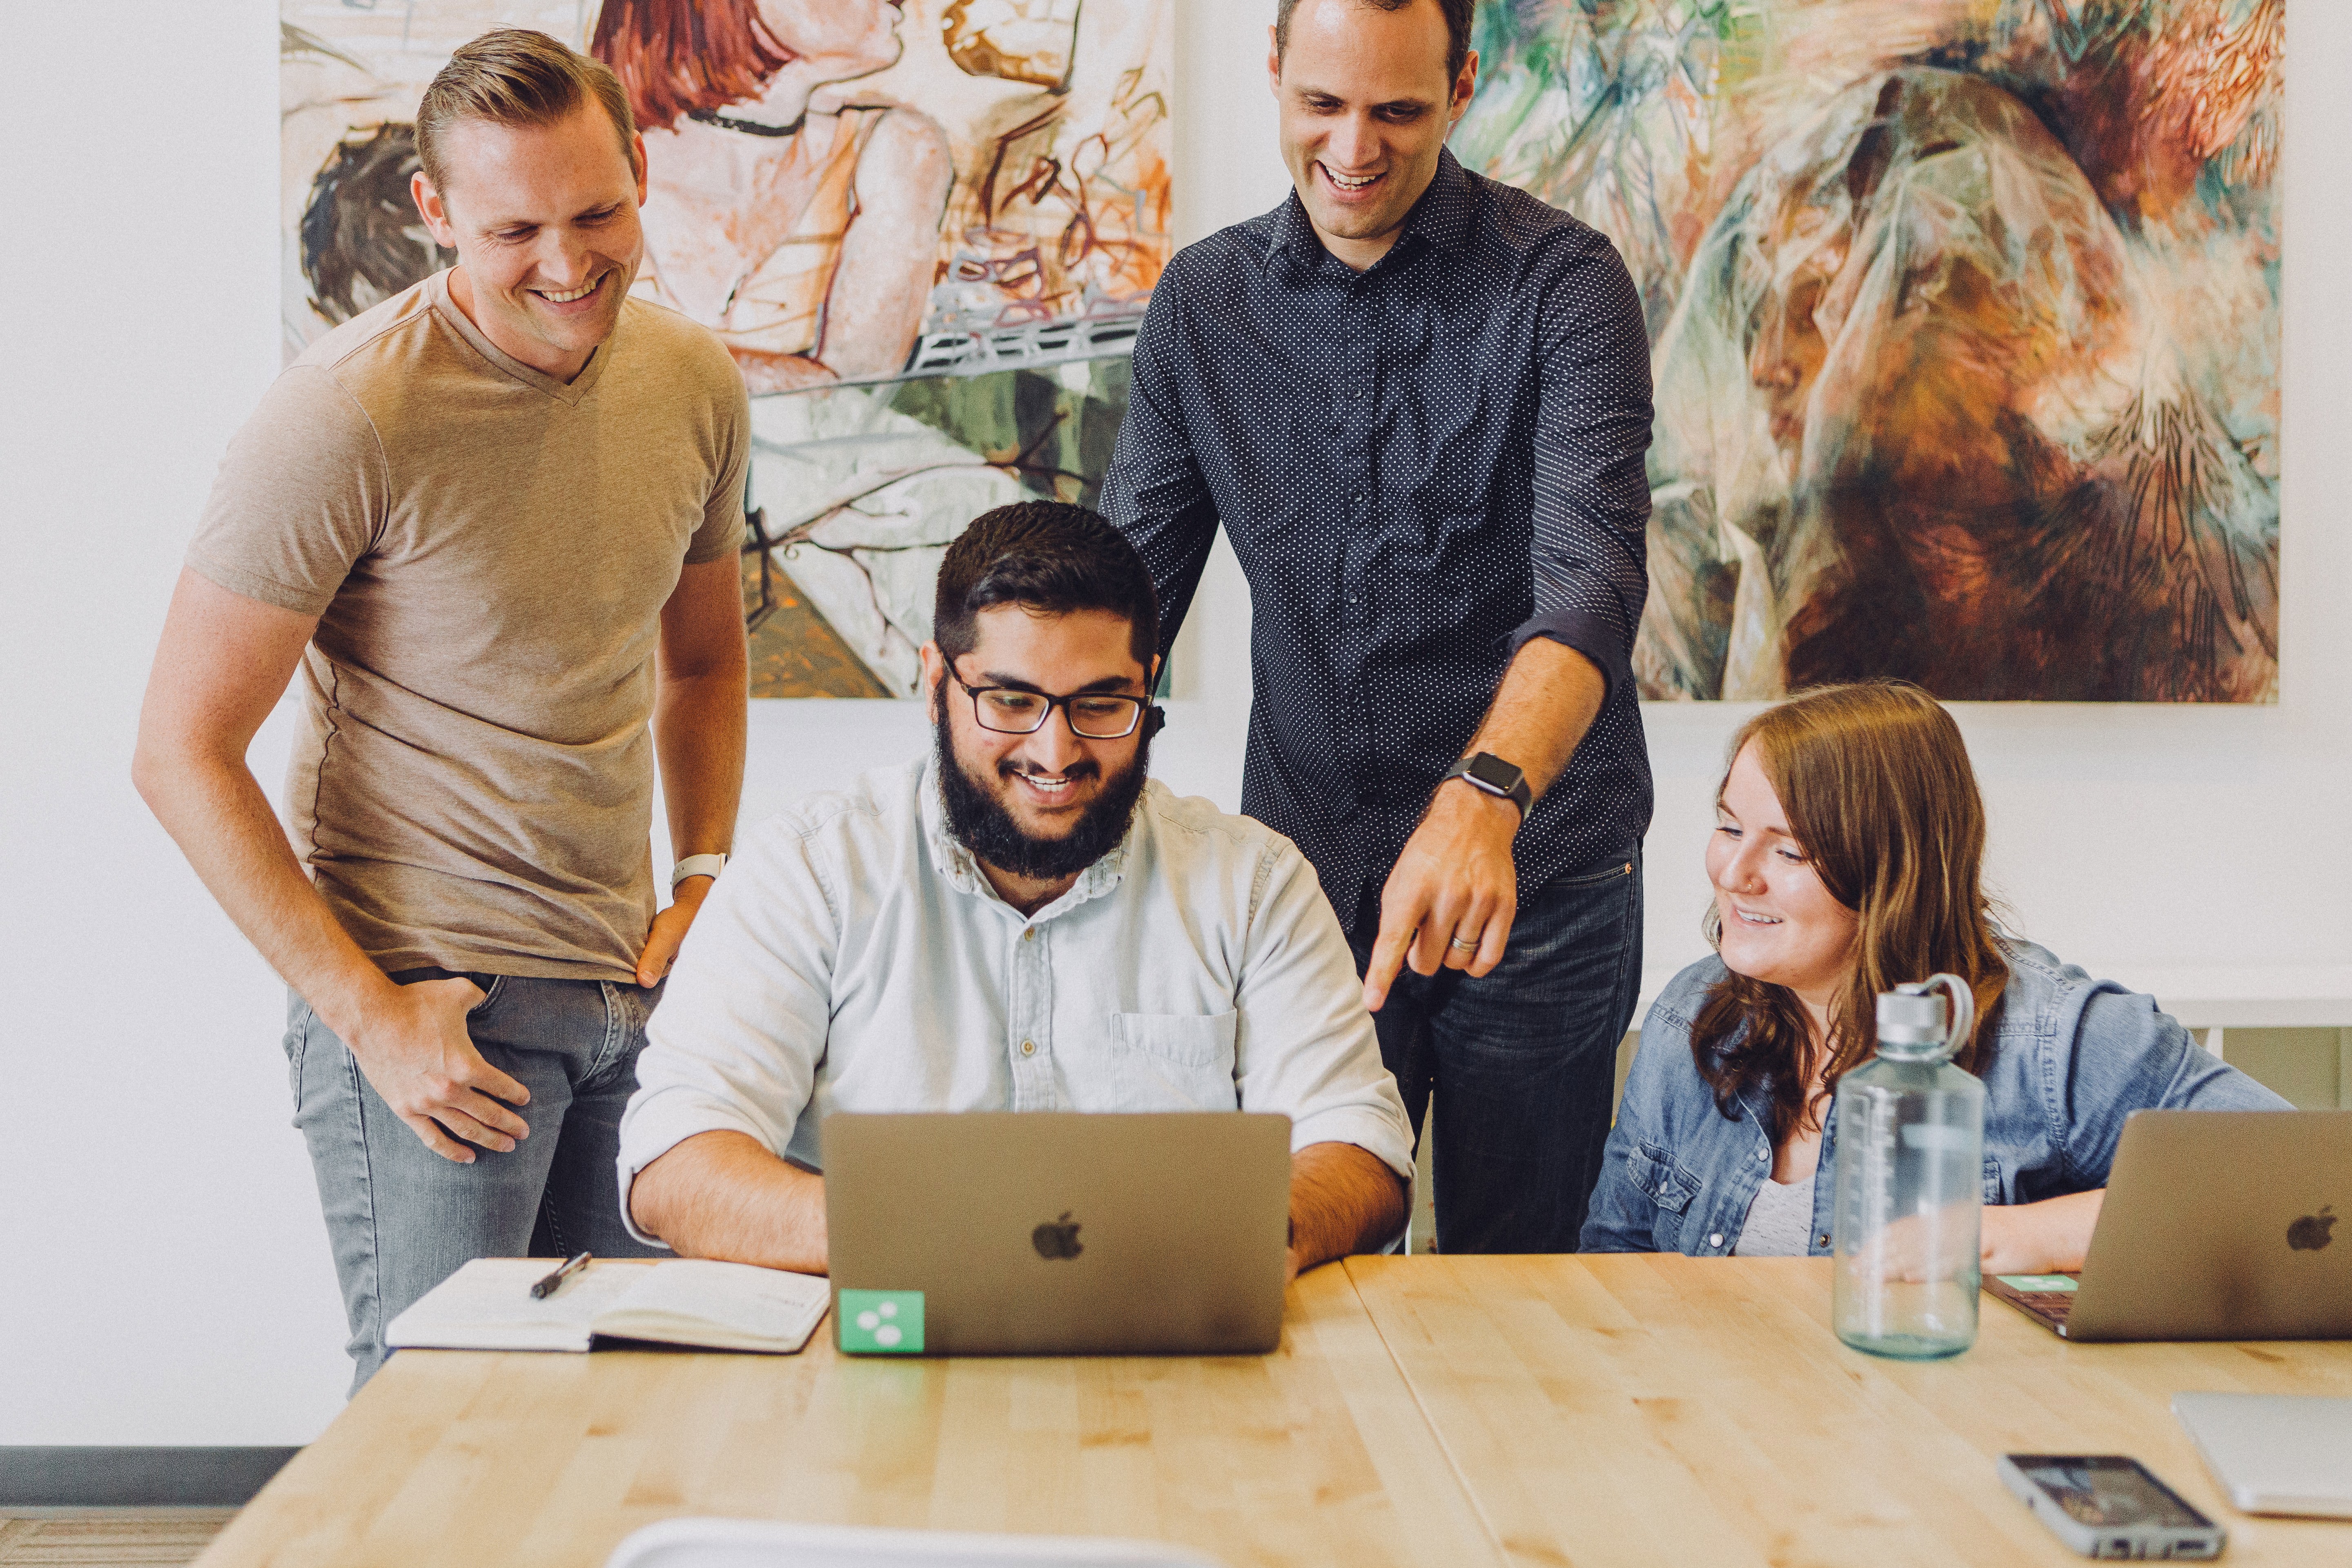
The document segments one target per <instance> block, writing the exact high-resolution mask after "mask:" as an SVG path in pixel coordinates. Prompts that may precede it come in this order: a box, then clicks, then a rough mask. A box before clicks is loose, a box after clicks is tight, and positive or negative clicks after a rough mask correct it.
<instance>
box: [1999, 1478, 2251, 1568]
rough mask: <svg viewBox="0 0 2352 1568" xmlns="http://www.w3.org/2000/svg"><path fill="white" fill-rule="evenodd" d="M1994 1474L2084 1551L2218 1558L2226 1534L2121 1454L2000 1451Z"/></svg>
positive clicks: (2098, 1554)
mask: <svg viewBox="0 0 2352 1568" xmlns="http://www.w3.org/2000/svg"><path fill="white" fill-rule="evenodd" d="M2000 1479H2001V1481H2002V1482H2003V1484H2005V1485H2006V1486H2007V1487H2008V1488H2009V1489H2010V1490H2011V1491H2013V1492H2015V1493H2016V1494H2017V1495H2018V1498H2019V1500H2021V1501H2022V1502H2023V1503H2024V1504H2025V1506H2026V1507H2028V1508H2030V1509H2032V1510H2033V1512H2034V1516H2035V1517H2036V1518H2038V1519H2039V1520H2041V1521H2042V1523H2044V1524H2046V1525H2048V1526H2049V1527H2050V1531H2051V1533H2052V1534H2053V1535H2055V1536H2056V1537H2057V1538H2058V1539H2059V1540H2061V1541H2063V1542H2065V1543H2066V1544H2067V1545H2069V1546H2071V1547H2073V1548H2074V1550H2075V1551H2077V1552H2081V1553H2082V1554H2083V1555H2084V1556H2085V1557H2219V1556H2220V1555H2221V1548H2222V1546H2223V1545H2224V1544H2225V1543H2226V1542H2228V1541H2229V1539H2230V1537H2229V1532H2228V1531H2225V1530H2223V1529H2222V1528H2221V1526H2220V1525H2218V1524H2216V1523H2214V1522H2213V1521H2211V1520H2210V1519H2207V1518H2206V1517H2205V1516H2204V1515H2203V1514H2201V1513H2199V1512H2198V1511H2197V1510H2195V1509H2193V1508H2191V1507H2189V1504H2188V1503H2187V1501H2185V1500H2183V1499H2182V1498H2181V1496H2180V1494H2179V1492H2176V1491H2174V1490H2173V1489H2171V1488H2170V1487H2168V1486H2166V1485H2165V1484H2164V1483H2163V1482H2162V1481H2159V1480H2158V1479H2156V1477H2155V1476H2153V1475H2151V1474H2149V1473H2148V1469H2147V1466H2145V1465H2143V1464H2141V1463H2140V1462H2139V1461H2138V1460H2137V1459H2133V1458H2126V1457H2125V1456H2124V1455H2121V1454H2004V1455H2002V1456H2001V1459H2000Z"/></svg>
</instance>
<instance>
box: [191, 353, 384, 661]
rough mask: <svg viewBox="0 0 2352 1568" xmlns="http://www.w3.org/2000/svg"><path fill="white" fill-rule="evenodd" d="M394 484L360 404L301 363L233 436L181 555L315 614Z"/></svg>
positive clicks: (268, 599)
mask: <svg viewBox="0 0 2352 1568" xmlns="http://www.w3.org/2000/svg"><path fill="white" fill-rule="evenodd" d="M391 489H392V487H391V479H390V472H389V468H388V466H387V464H386V462H385V458H384V455H383V443H382V442H380V441H379V440H377V438H376V431H375V425H374V423H373V421H372V420H370V419H369V418H368V416H367V413H366V411H365V410H364V409H362V407H361V406H360V405H359V404H358V402H357V401H356V400H355V399H353V398H352V395H351V394H350V393H349V392H347V391H345V390H344V388H343V386H342V384H341V383H340V382H338V381H337V380H336V379H335V377H334V375H333V374H332V373H331V372H329V371H327V370H324V369H321V368H320V367H319V366H316V365H296V366H294V367H292V368H291V369H289V370H288V371H287V372H286V373H285V374H282V375H280V376H279V377H278V380H277V381H276V382H275V383H273V384H271V386H270V388H269V390H268V392H267V393H265V394H264V395H262V399H261V404H260V406H259V407H257V408H256V409H255V410H254V411H253V416H252V417H251V418H250V419H247V421H246V422H245V427H244V428H243V429H242V430H239V431H238V432H237V433H236V438H235V439H233V440H232V441H230V442H229V447H228V456H227V457H226V458H223V459H222V461H221V467H220V473H219V475H218V477H217V478H215V479H214V481H213V491H212V496H211V498H210V499H209V500H206V501H205V510H204V516H203V519H202V521H199V522H198V523H197V525H196V536H195V539H194V542H191V543H190V544H189V546H188V555H187V563H188V565H189V567H190V568H191V569H192V570H194V572H195V573H196V574H198V575H199V576H202V577H204V578H205V579H207V580H209V581H211V582H213V583H215V584H218V585H219V586H221V587H224V588H226V589H227V590H228V591H229V592H230V593H232V594H241V595H244V596H245V597H247V598H248V599H258V600H260V601H261V602H262V603H263V604H266V605H277V606H278V608H280V609H285V610H293V611H296V612H297V613H299V614H301V615H306V616H315V615H319V614H320V613H321V612H323V611H324V610H325V609H326V607H327V605H328V604H329V603H330V602H331V601H332V600H333V598H334V596H335V591H336V590H337V589H338V588H341V586H342V584H343V579H344V578H346V577H348V576H349V575H350V574H351V571H352V565H353V564H354V563H357V562H358V561H359V559H360V558H361V557H362V556H363V555H365V554H366V553H367V552H368V550H369V548H370V547H371V546H372V545H373V543H374V542H375V541H376V539H377V537H378V535H379V533H380V531H382V528H383V521H384V517H385V514H386V510H387V509H388V506H389V497H390V495H391Z"/></svg>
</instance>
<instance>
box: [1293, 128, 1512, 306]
mask: <svg viewBox="0 0 2352 1568" xmlns="http://www.w3.org/2000/svg"><path fill="white" fill-rule="evenodd" d="M1470 207H1471V203H1470V176H1469V175H1468V174H1466V173H1465V171H1464V170H1463V167H1462V164H1461V163H1460V162H1459V161H1458V160H1457V159H1455V157H1454V152H1453V149H1451V148H1448V147H1441V148H1439V149H1438V151H1437V173H1436V174H1433V175H1432V176H1430V181H1429V188H1428V189H1427V190H1425V191H1423V192H1422V193H1421V197H1420V199H1419V200H1417V201H1415V202H1414V203H1413V204H1412V211H1410V212H1408V213H1407V214H1405V219H1404V230H1403V232H1402V234H1400V235H1398V236H1397V242H1396V245H1395V246H1394V247H1392V248H1391V250H1390V251H1389V253H1388V255H1386V256H1383V257H1381V258H1380V260H1379V261H1377V262H1375V263H1374V264H1373V265H1372V267H1371V268H1369V269H1368V270H1369V271H1373V272H1377V271H1380V270H1382V269H1383V268H1388V267H1390V266H1391V264H1392V263H1396V262H1402V261H1405V260H1410V259H1411V258H1412V256H1413V255H1414V254H1415V253H1417V252H1418V251H1420V250H1421V249H1422V248H1423V247H1424V246H1429V247H1435V248H1436V249H1437V250H1439V251H1441V252H1443V253H1444V254H1446V255H1448V256H1453V255H1458V254H1460V253H1461V252H1462V251H1463V250H1464V249H1465V248H1466V247H1468V245H1469V243H1470ZM1273 216H1274V243H1273V246H1272V247H1271V248H1272V249H1273V250H1274V251H1275V252H1276V253H1279V254H1282V255H1284V256H1286V258H1288V260H1289V263H1290V270H1291V274H1292V276H1294V277H1298V278H1304V277H1307V276H1308V275H1310V274H1311V273H1313V272H1314V271H1315V269H1316V268H1319V267H1321V266H1322V265H1323V263H1324V260H1325V259H1326V258H1329V259H1330V260H1331V261H1332V262H1333V264H1334V265H1339V266H1344V265H1345V263H1343V262H1340V261H1339V258H1336V257H1332V256H1331V254H1330V252H1329V251H1328V250H1326V249H1324V248H1323V241H1322V239H1321V238H1320V237H1318V235H1317V234H1316V232H1315V225H1314V223H1313V222H1312V221H1311V220H1310V219H1309V218H1308V217H1307V204H1306V203H1304V202H1302V201H1300V200H1299V199H1298V192H1297V189H1296V188H1294V189H1293V190H1292V191H1291V193H1290V195H1289V198H1288V199H1287V200H1286V201H1285V202H1284V203H1283V204H1282V205H1281V206H1279V207H1277V208H1276V209H1275V212H1274V215H1273Z"/></svg>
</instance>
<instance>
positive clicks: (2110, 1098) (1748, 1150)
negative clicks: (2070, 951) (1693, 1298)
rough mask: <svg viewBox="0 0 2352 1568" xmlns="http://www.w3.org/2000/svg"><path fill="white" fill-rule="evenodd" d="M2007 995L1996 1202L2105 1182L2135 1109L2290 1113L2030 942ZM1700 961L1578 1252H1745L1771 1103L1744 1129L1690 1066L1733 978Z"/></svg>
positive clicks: (2144, 1005)
mask: <svg viewBox="0 0 2352 1568" xmlns="http://www.w3.org/2000/svg"><path fill="white" fill-rule="evenodd" d="M2001 952H2002V953H2003V955H2004V956H2006V957H2007V958H2008V960H2009V984H2008V985H2007V987H2005V988H2004V989H2003V990H2002V992H2001V1010H2000V1022H1999V1024H1998V1026H1997V1032H1996V1033H1995V1035H1994V1037H1993V1049H1992V1059H1991V1060H1990V1061H1989V1062H1983V1063H1980V1064H1979V1073H1978V1076H1979V1078H1981V1079H1983V1080H1984V1086H1985V1127H1984V1201H1985V1202H1986V1203H1988V1204H2030V1203H2038V1202H2040V1201H2041V1200H2042V1199H2043V1198H2054V1197H2061V1196H2063V1195H2064V1194H2068V1193H2082V1192H2089V1191H2092V1190H2094V1189H2095V1188H2098V1187H2104V1186H2105V1185H2106V1184H2107V1167H2108V1166H2110V1165H2111V1164H2113V1163H2115V1157H2116V1142H2118V1141H2119V1140H2120V1139H2121V1138H2122V1137H2123V1131H2124V1119H2125V1118H2126V1117H2128V1116H2129V1115H2130V1114H2131V1113H2132V1112H2133V1111H2135V1110H2158V1109H2161V1110H2289V1109H2292V1108H2291V1107H2289V1106H2288V1104H2287V1102H2286V1101H2285V1100H2282V1099H2280V1098H2279V1097H2278V1096H2277V1095H2275V1094H2273V1093H2272V1092H2271V1091H2270V1090H2269V1089H2264V1088H2263V1086H2262V1085H2261V1084H2259V1083H2256V1082H2255V1081H2254V1080H2253V1079H2251V1078H2248V1077H2247V1076H2246V1075H2245V1074H2244V1073H2242V1072H2240V1071H2239V1070H2238V1069H2237V1068H2233V1067H2230V1066H2228V1065H2227V1064H2225V1063H2223V1062H2222V1061H2221V1060H2220V1059H2219V1058H2215V1057H2212V1056H2210V1055H2208V1054H2207V1053H2206V1052H2204V1051H2202V1050H2200V1049H2199V1048H2198V1045H2197V1042H2196V1041H2195V1040H2194V1039H2193V1038H2191V1037H2190V1036H2189V1031H2188V1030H2187V1029H2184V1028H2182V1027H2181V1026H2180V1024H2179V1021H2178V1020H2176V1019H2174V1018H2173V1017H2172V1016H2171V1015H2169V1014H2168V1013H2166V1012H2164V1011H2163V1010H2161V1009H2160V1008H2158V1006H2157V1005H2156V1000H2155V998H2153V997H2150V996H2144V995H2140V994H2137V993H2135V992H2130V991H2126V990H2125V989H2124V988H2123V987H2122V986H2120V985H2117V984H2115V983H2114V982H2112V981H2105V980H2093V979H2092V978H2091V977H2090V976H2089V975H2088V974H2085V973H2084V972H2083V971H2081V970H2080V969H2077V968H2075V967H2074V965H2073V964H2071V963H2060V962H2059V961H2058V960H2057V959H2056V958H2054V957H2053V956H2052V955H2051V954H2050V953H2049V952H2047V951H2045V950H2044V949H2042V948H2039V947H2036V946H2035V945H2034V944H2033V943H2032V942H2019V941H2016V940H2014V939H2009V940H2004V941H2003V942H2002V943H2001ZM1725 973H1726V972H1725V970H1724V967H1723V961H1722V960H1721V959H1719V958H1707V959H1702V960H1701V961H1700V962H1698V963H1694V964H1692V965H1691V966H1690V967H1689V968H1688V969H1685V970H1684V971H1683V972H1682V973H1680V974H1677V975H1675V977H1674V979H1673V980H1672V981H1670V982H1668V983H1667V985H1666V988H1665V990H1664V991H1663V992H1661V993H1660V994H1659V995H1658V999H1657V1001H1656V1002H1655V1003H1654V1005H1652V1006H1651V1008H1650V1014H1649V1016H1648V1017H1647V1018H1646V1019H1644V1020H1643V1024H1642V1046H1641V1049H1640V1051H1639V1052H1638V1053H1636V1055H1635V1056H1634V1058H1633V1071H1632V1072H1631V1073H1629V1074H1628V1075H1627V1076H1626V1079H1625V1093H1624V1097H1623V1099H1622V1100H1621V1101H1620V1103H1619V1105H1618V1108H1617V1125H1616V1126H1615V1128H1614V1129H1612V1131H1611V1132H1610V1134H1609V1145H1608V1149H1607V1151H1606V1152H1604V1153H1603V1154H1602V1156H1601V1185H1600V1186H1599V1188H1598V1189H1596V1190H1595V1191H1594V1193H1593V1194H1592V1206H1591V1213H1590V1215H1589V1216H1588V1217H1587V1218H1586V1220H1585V1222H1584V1233H1583V1236H1582V1237H1580V1242H1579V1245H1580V1247H1581V1249H1582V1250H1584V1251H1586V1252H1682V1253H1687V1254H1689V1255H1690V1256H1692V1257H1694V1258H1722V1257H1726V1256H1728V1255H1729V1253H1730V1252H1731V1249H1732V1248H1733V1247H1737V1246H1738V1245H1739V1232H1740V1228H1741V1227H1742V1226H1745V1225H1746V1224H1747V1222H1748V1209H1749V1207H1750V1206H1751V1205H1753V1204H1754V1203H1755V1201H1756V1193H1757V1189H1758V1188H1759V1187H1760V1186H1761V1185H1762V1184H1763V1183H1764V1181H1765V1179H1766V1178H1767V1177H1768V1176H1769V1175H1770V1174H1771V1173H1772V1138H1771V1132H1770V1131H1769V1129H1770V1123H1769V1121H1767V1120H1765V1118H1764V1117H1763V1116H1762V1115H1760V1114H1759V1110H1762V1109H1764V1105H1763V1101H1762V1100H1760V1099H1759V1097H1756V1096H1753V1095H1748V1096H1742V1097H1741V1098H1740V1100H1739V1101H1738V1110H1739V1116H1738V1120H1737V1121H1734V1120H1732V1119H1731V1118H1729V1117H1727V1116H1725V1115H1724V1114H1723V1113H1722V1112H1721V1111H1720V1110H1717V1108H1716V1103H1715V1091H1714V1090H1713V1089H1709V1088H1708V1087H1707V1084H1706V1079H1702V1078H1701V1077H1699V1074H1698V1066H1697V1064H1696V1061H1694V1060H1693V1058H1692V1057H1691V1043H1690V1034H1691V1020H1692V1019H1694V1018H1696V1016H1698V1010H1699V1008H1700V1007H1701V1006H1702V1005H1704V1004H1705V1003H1706V995H1707V993H1708V992H1709V991H1710V990H1711V989H1713V988H1714V986H1715V985H1716V984H1717V983H1719V982H1720V981H1721V980H1722V979H1723V977H1724V974H1725ZM1836 1190H1837V1117H1836V1114H1835V1110H1834V1108H1832V1111H1831V1113H1830V1115H1829V1118H1828V1123H1827V1125H1826V1126H1825V1127H1824V1128H1823V1130H1822V1152H1821V1163H1820V1165H1819V1167H1818V1175H1817V1179H1816V1180H1815V1181H1814V1183H1813V1221H1812V1229H1811V1234H1810V1235H1809V1236H1808V1237H1806V1241H1807V1244H1808V1245H1807V1247H1806V1250H1807V1251H1808V1252H1811V1253H1812V1254H1814V1255H1815V1256H1819V1255H1820V1254H1822V1253H1825V1252H1827V1251H1829V1250H1830V1216H1831V1214H1832V1209H1833V1207H1834V1205H1835V1198H1836Z"/></svg>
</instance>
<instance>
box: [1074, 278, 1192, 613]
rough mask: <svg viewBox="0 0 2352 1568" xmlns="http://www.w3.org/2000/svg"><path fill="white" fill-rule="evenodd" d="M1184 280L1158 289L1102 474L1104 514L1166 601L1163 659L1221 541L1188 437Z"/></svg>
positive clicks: (1138, 341) (1163, 605) (1137, 346)
mask: <svg viewBox="0 0 2352 1568" xmlns="http://www.w3.org/2000/svg"><path fill="white" fill-rule="evenodd" d="M1177 283H1178V279H1168V280H1166V281H1165V282H1164V283H1163V286H1162V287H1160V289H1156V290H1155V291H1154V292H1153V294H1152V297H1151V304H1150V307H1149V308H1148V309H1147V310H1145V312H1144V318H1143V327H1142V330H1141V331H1139V332H1138V334H1137V336H1136V341H1135V357H1134V368H1133V373H1132V379H1131V381H1130V382H1129V387H1128V395H1127V416H1126V417H1125V418H1124V419H1123V420H1122V421H1121V422H1120V424H1119V427H1118V444H1117V446H1116V447H1113V448H1112V451H1111V458H1110V468H1109V470H1108V472H1107V473H1105V474H1104V476H1103V488H1102V513H1103V516H1104V517H1106V518H1107V519H1108V520H1109V521H1110V522H1111V523H1112V525H1113V526H1115V527H1116V528H1118V531H1120V532H1121V533H1123V534H1125V535H1127V539H1128V542H1129V543H1130V544H1132V545H1134V546H1135V551H1136V553H1137V554H1139V555H1140V556H1142V557H1143V563H1144V565H1145V566H1146V567H1148V568H1149V569H1150V573H1151V586H1152V591H1153V592H1154V593H1155V594H1156V595H1158V596H1159V601H1160V656H1161V657H1162V658H1165V657H1166V656H1167V653H1168V650H1169V649H1170V648H1171V647H1175V646H1176V633H1177V631H1178V630H1179V629H1180V628H1181V626H1183V624H1184V616H1185V615H1186V613H1187V612H1189V611H1190V610H1191V609H1192V595H1194V594H1195V593H1197V592H1198V591H1199V589H1200V586H1201V572H1202V568H1203V567H1204V566H1205V565H1207V563H1208V560H1209V547H1210V546H1211V545H1212V544H1213V543H1214V542H1216V537H1217V512H1216V507H1215V505H1214V503H1213V501H1212V500H1211V499H1210V495H1209V487H1208V485H1207V483H1206V481H1204V480H1203V479H1202V477H1201V468H1200V464H1199V462H1198V460H1197V459H1196V458H1195V457H1194V455H1193V451H1192V438H1191V437H1189V436H1188V435H1187V434H1186V433H1185V429H1184V421H1183V416H1182V413H1181V396H1182V385H1183V380H1182V377H1181V375H1179V374H1178V366H1179V365H1181V363H1183V360H1184V357H1185V355H1186V354H1187V353H1204V352H1210V350H1209V349H1208V346H1207V345H1202V344H1193V345H1189V346H1188V345H1187V344H1186V343H1185V342H1184V335H1185V334H1184V326H1183V322H1182V320H1181V312H1182V310H1183V305H1182V302H1181V289H1179V288H1178V287H1177Z"/></svg>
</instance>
